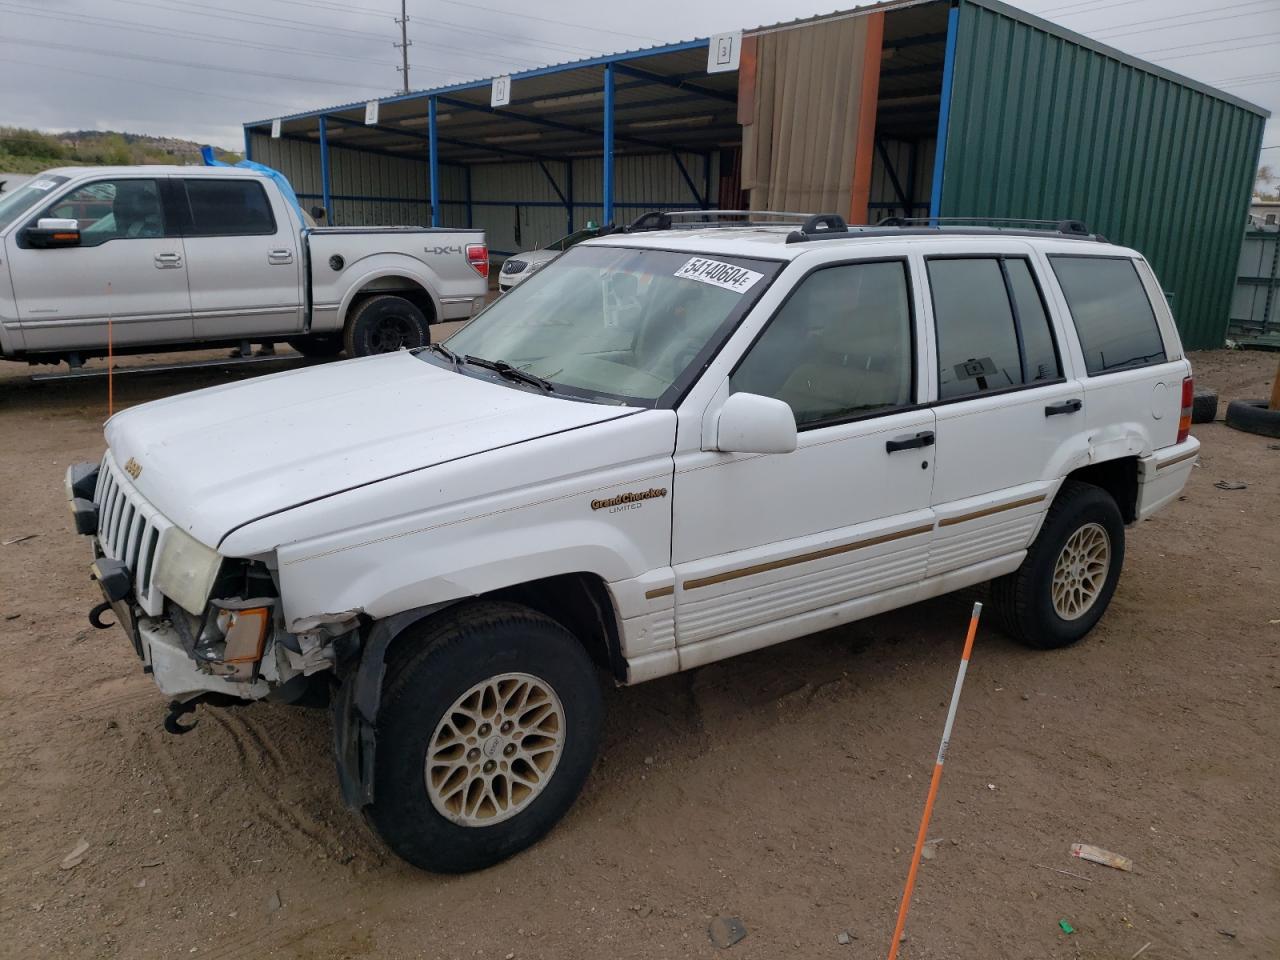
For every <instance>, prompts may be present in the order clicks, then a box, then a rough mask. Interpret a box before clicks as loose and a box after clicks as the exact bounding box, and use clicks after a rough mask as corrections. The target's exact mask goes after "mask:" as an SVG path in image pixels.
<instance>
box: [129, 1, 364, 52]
mask: <svg viewBox="0 0 1280 960" xmlns="http://www.w3.org/2000/svg"><path fill="white" fill-rule="evenodd" d="M113 2H114V3H125V4H128V5H130V6H134V7H150V8H151V9H153V10H163V11H165V12H166V13H176V14H182V15H186V16H191V15H195V16H200V17H211V18H212V19H214V20H238V21H239V22H241V23H252V24H256V25H260V24H264V23H265V24H268V25H271V26H277V27H279V26H285V27H290V28H292V29H294V30H302V31H304V32H306V33H319V34H324V35H327V36H330V37H338V38H339V39H341V40H351V39H352V38H353V37H359V38H361V39H369V40H377V41H379V42H381V43H386V41H387V37H386V34H382V33H370V32H369V31H367V30H350V29H342V30H338V29H330V28H326V27H317V26H315V25H314V24H310V23H306V22H304V21H302V20H289V19H286V18H284V17H271V16H267V15H265V14H252V13H248V12H246V11H240V10H218V11H217V12H212V11H210V9H209V7H208V6H207V5H205V4H197V3H186V2H184V0H171V2H173V3H177V4H181V5H182V6H183V7H188V8H191V9H190V12H188V11H187V10H185V9H184V10H179V9H177V8H175V7H172V6H169V5H168V4H163V3H151V2H149V0H113Z"/></svg>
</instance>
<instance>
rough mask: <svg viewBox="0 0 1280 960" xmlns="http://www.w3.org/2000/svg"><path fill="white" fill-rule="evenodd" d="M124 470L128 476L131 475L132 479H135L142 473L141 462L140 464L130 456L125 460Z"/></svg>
mask: <svg viewBox="0 0 1280 960" xmlns="http://www.w3.org/2000/svg"><path fill="white" fill-rule="evenodd" d="M124 472H125V473H127V474H128V475H129V476H131V477H133V479H135V480H137V479H138V477H139V476H141V474H142V464H140V463H139V462H138V461H137V460H135V459H133V457H130V458H129V459H128V460H126V461H125V464H124Z"/></svg>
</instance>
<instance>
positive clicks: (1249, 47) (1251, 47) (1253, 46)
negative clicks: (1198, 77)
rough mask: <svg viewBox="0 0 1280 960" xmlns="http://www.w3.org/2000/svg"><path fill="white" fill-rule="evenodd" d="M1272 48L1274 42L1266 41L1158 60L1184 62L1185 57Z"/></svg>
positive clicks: (1180, 54)
mask: <svg viewBox="0 0 1280 960" xmlns="http://www.w3.org/2000/svg"><path fill="white" fill-rule="evenodd" d="M1274 46H1276V41H1274V40H1268V41H1267V42H1265V43H1246V44H1241V45H1240V46H1238V47H1223V48H1220V49H1218V50H1201V51H1199V52H1198V53H1179V54H1177V55H1176V56H1172V57H1161V58H1160V59H1161V60H1185V59H1186V58H1187V57H1207V56H1209V55H1210V54H1215V53H1226V52H1227V51H1228V50H1229V51H1231V52H1233V53H1234V52H1235V51H1236V50H1256V49H1257V48H1258V47H1274Z"/></svg>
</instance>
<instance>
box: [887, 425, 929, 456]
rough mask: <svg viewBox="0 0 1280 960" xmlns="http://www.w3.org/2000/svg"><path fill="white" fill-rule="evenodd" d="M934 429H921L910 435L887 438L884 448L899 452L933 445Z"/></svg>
mask: <svg viewBox="0 0 1280 960" xmlns="http://www.w3.org/2000/svg"><path fill="white" fill-rule="evenodd" d="M932 446H933V431H932V430H921V431H920V432H919V433H916V434H913V435H911V436H909V437H895V438H894V439H893V440H886V441H885V443H884V449H885V451H886V452H888V453H897V452H898V451H899V450H914V449H916V448H917V447H932Z"/></svg>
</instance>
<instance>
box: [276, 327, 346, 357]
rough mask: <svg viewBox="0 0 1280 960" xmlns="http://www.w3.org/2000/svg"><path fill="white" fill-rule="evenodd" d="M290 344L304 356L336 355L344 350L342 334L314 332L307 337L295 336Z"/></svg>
mask: <svg viewBox="0 0 1280 960" xmlns="http://www.w3.org/2000/svg"><path fill="white" fill-rule="evenodd" d="M289 346H291V347H293V349H295V350H297V351H298V352H299V353H300V354H302V355H303V356H304V357H314V358H316V359H320V358H323V357H336V356H337V355H338V354H340V353H341V352H342V348H343V343H342V334H340V333H313V334H311V335H310V336H306V337H294V338H293V339H291V340H290V341H289Z"/></svg>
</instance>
